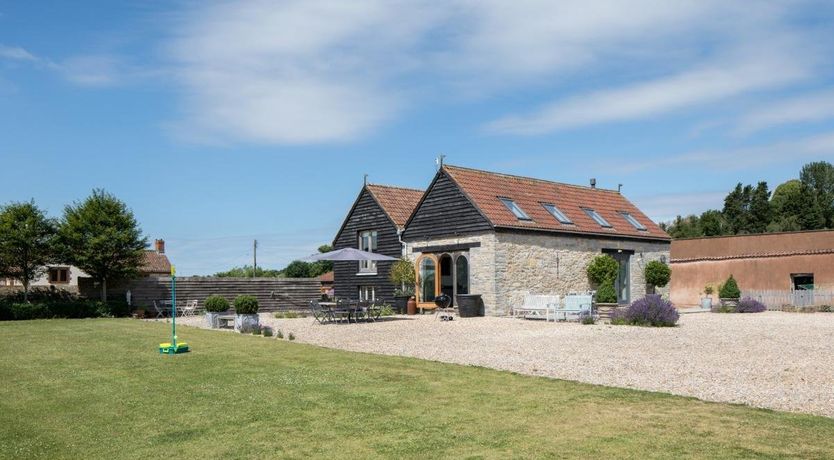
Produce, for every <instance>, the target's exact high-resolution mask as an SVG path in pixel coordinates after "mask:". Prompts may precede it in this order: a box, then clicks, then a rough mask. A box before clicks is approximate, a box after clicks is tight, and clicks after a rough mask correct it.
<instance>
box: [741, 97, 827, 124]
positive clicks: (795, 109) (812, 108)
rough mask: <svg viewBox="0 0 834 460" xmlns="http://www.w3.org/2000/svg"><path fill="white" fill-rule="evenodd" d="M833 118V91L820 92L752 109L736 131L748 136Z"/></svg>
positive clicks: (743, 117) (742, 119)
mask: <svg viewBox="0 0 834 460" xmlns="http://www.w3.org/2000/svg"><path fill="white" fill-rule="evenodd" d="M830 118H834V91H832V90H828V91H822V92H819V93H813V94H807V95H803V96H799V97H794V98H789V99H786V100H782V101H778V102H774V103H772V104H765V105H761V106H758V107H754V108H753V109H752V110H751V111H750V112H749V113H747V114H746V115H744V116H742V117H741V119H740V120H739V121H738V125H737V129H736V131H737V132H738V133H739V134H750V133H753V132H756V131H761V130H764V129H767V128H773V127H776V126H781V125H790V124H798V123H806V122H816V121H822V120H826V119H830Z"/></svg>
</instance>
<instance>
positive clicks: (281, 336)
mask: <svg viewBox="0 0 834 460" xmlns="http://www.w3.org/2000/svg"><path fill="white" fill-rule="evenodd" d="M275 337H278V338H279V339H283V338H284V333H283V332H282V331H281V329H278V332H276V333H275Z"/></svg>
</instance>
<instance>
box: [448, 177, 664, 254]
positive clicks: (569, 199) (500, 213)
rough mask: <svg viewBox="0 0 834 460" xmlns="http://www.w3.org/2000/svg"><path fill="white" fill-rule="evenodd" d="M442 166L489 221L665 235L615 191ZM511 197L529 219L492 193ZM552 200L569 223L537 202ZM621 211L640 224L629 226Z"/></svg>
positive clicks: (502, 224) (565, 229)
mask: <svg viewBox="0 0 834 460" xmlns="http://www.w3.org/2000/svg"><path fill="white" fill-rule="evenodd" d="M443 169H444V170H445V171H446V173H447V174H449V176H450V177H451V178H452V180H453V181H455V183H457V185H458V186H459V187H460V188H461V190H462V191H463V192H464V194H466V196H467V197H468V198H469V199H470V200H471V201H472V202H473V204H474V205H475V206H476V207H477V208H478V209H480V211H481V212H482V213H483V214H484V216H485V217H486V218H487V219H488V220H489V221H490V222H491V223H492V225H493V226H495V227H509V228H516V229H530V230H545V231H559V232H572V233H573V232H575V233H594V234H610V235H617V236H630V237H641V238H652V239H663V240H669V239H670V238H669V235H667V234H666V232H664V231H663V229H661V228H660V227H659V226H658V225H657V224H655V223H654V222H652V220H651V219H649V218H648V216H646V215H645V214H643V212H642V211H640V210H639V209H638V208H637V207H636V206H634V205H633V204H632V203H631V202H630V201H628V200H627V199H626V198H625V197H624V196H623V195H621V194H620V193H619V192H617V191H613V190H605V189H599V188H591V187H582V186H578V185H569V184H562V183H558V182H551V181H546V180H541V179H533V178H529V177H519V176H511V175H507V174H499V173H493V172H487V171H480V170H476V169H469V168H462V167H458V166H448V165H444V166H443ZM499 197H505V198H509V199H511V200H513V201H514V202H515V203H516V204H517V205H518V206H519V207H520V208H521V209H522V210H523V211H524V212H525V213H526V214H527V215H528V216H529V217H530V218H531V220H521V219H518V218H517V217H516V216H515V215H514V214H513V213H512V212H511V211H510V210H509V209H508V208H507V206H505V205H504V203H502V202H501V201H500V200H499V199H498V198H499ZM543 203H544V204H553V205H555V206H556V207H557V208H558V209H559V210H560V211H562V213H564V214H565V215H566V216H567V217H568V218H569V219H570V220H571V221H572V222H573V224H562V223H559V221H558V220H556V218H554V217H553V216H552V215H551V214H550V213H549V212H548V211H547V210H546V209H545V208H544V207H543V206H542V204H543ZM582 208H590V209H593V210H595V211H596V212H597V213H599V214H600V215H601V216H602V217H603V218H604V219H605V220H607V221H608V223H610V224H611V228H605V227H602V226H600V225H599V224H598V223H596V222H595V221H594V220H593V219H592V218H591V217H589V216H588V215H587V214H586V213H585V211H583V209H582ZM621 211H624V212H627V213H629V214H631V215H632V216H633V217H634V218H635V219H637V221H638V222H640V223H641V224H643V225H644V226H645V227H646V230H645V231H641V230H638V229H636V228H634V226H632V225H631V224H630V223H629V222H628V221H627V220H626V219H625V217H623V215H622V214H621V213H620V212H621Z"/></svg>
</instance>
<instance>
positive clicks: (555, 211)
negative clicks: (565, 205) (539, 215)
mask: <svg viewBox="0 0 834 460" xmlns="http://www.w3.org/2000/svg"><path fill="white" fill-rule="evenodd" d="M541 205H542V207H543V208H544V209H545V211H547V212H548V213H549V214H550V215H551V216H553V218H554V219H556V220H557V221H559V223H560V224H564V225H574V223H573V221H572V220H570V217H568V215H567V214H565V213H564V212H562V210H561V209H559V208H558V207H557V206H556V205H555V204H553V203H541ZM559 216H562V217H559ZM563 219H564V220H563Z"/></svg>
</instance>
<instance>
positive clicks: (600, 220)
mask: <svg viewBox="0 0 834 460" xmlns="http://www.w3.org/2000/svg"><path fill="white" fill-rule="evenodd" d="M582 210H583V211H585V214H587V215H588V217H590V218H591V219H593V221H594V222H596V223H597V224H599V226H600V227H603V228H614V226H613V225H611V223H610V222H608V221H607V220H605V217H602V214H600V213H599V212H597V210H596V209H593V208H582Z"/></svg>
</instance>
